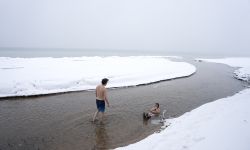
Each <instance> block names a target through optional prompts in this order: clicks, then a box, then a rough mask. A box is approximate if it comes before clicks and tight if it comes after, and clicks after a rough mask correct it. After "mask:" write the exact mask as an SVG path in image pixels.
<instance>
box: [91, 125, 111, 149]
mask: <svg viewBox="0 0 250 150" xmlns="http://www.w3.org/2000/svg"><path fill="white" fill-rule="evenodd" d="M108 141H109V137H108V134H107V131H106V127H105V124H96V126H95V144H94V148H93V149H108Z"/></svg>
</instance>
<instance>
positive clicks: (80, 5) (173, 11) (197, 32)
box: [0, 0, 250, 52]
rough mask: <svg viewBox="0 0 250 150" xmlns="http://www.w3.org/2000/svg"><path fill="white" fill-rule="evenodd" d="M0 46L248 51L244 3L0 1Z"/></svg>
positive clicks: (249, 25) (249, 15) (249, 24)
mask: <svg viewBox="0 0 250 150" xmlns="http://www.w3.org/2000/svg"><path fill="white" fill-rule="evenodd" d="M0 21H1V22H0V47H38V48H84V49H88V48H91V49H95V48H96V49H123V50H126V49H128V50H166V51H167V50H171V51H207V52H210V51H211V52H216V51H225V52H226V51H235V52H238V51H241V52H246V51H250V0H88V1H87V0H0Z"/></svg>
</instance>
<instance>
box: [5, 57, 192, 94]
mask: <svg viewBox="0 0 250 150" xmlns="http://www.w3.org/2000/svg"><path fill="white" fill-rule="evenodd" d="M174 58H175V57H174ZM195 71H196V68H195V67H194V66H193V65H191V64H188V63H186V62H174V61H170V60H169V59H168V57H161V56H131V57H118V56H112V57H111V56H110V57H70V58H8V57H0V97H7V96H23V95H26V96H27V95H38V94H48V93H58V92H67V91H78V90H88V89H94V88H95V86H96V85H97V84H99V83H100V81H101V79H102V78H104V77H107V78H109V79H110V82H109V84H108V87H122V86H134V85H139V84H146V83H151V82H156V81H160V80H166V79H172V78H178V77H185V76H189V75H191V74H193V73H194V72H195Z"/></svg>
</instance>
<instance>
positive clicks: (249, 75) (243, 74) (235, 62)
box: [198, 57, 250, 82]
mask: <svg viewBox="0 0 250 150" xmlns="http://www.w3.org/2000/svg"><path fill="white" fill-rule="evenodd" d="M198 60H202V61H207V62H214V63H221V64H226V65H229V66H232V67H240V68H239V69H237V70H236V71H235V72H234V73H235V77H236V78H237V79H240V80H244V81H247V82H250V58H240V57H238V58H222V59H198Z"/></svg>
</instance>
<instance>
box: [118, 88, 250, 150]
mask: <svg viewBox="0 0 250 150" xmlns="http://www.w3.org/2000/svg"><path fill="white" fill-rule="evenodd" d="M249 97H250V90H249V89H247V90H244V91H242V92H241V93H238V94H236V95H234V96H233V97H229V98H223V99H220V100H217V101H215V102H211V103H208V104H205V105H203V106H201V107H199V108H197V109H195V110H193V111H191V112H189V113H186V114H184V115H182V116H181V117H179V118H175V119H172V120H167V122H168V123H171V125H170V126H169V127H167V128H166V129H165V130H163V131H162V132H160V133H155V134H153V135H151V136H149V137H147V138H146V139H144V140H142V141H140V142H138V143H135V144H131V145H129V146H127V147H121V148H117V150H138V149H143V150H164V149H167V150H187V149H188V150H213V149H214V150H236V149H238V150H249V149H250V142H249V139H250V109H249V106H250V98H249Z"/></svg>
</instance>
